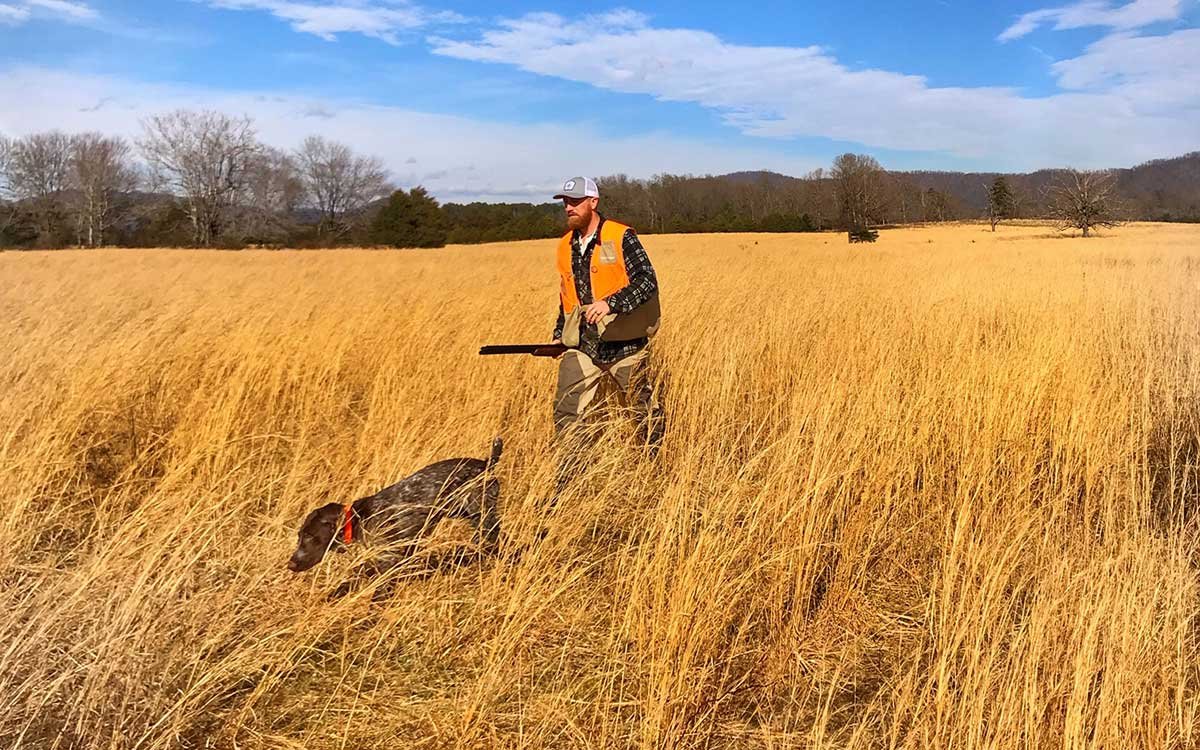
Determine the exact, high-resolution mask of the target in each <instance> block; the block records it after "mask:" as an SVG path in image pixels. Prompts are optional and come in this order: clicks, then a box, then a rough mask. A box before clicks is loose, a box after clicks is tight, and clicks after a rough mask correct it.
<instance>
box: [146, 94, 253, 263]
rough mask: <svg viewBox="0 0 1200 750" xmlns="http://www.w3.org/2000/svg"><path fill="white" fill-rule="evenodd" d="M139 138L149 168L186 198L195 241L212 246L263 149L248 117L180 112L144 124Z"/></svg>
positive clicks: (208, 112)
mask: <svg viewBox="0 0 1200 750" xmlns="http://www.w3.org/2000/svg"><path fill="white" fill-rule="evenodd" d="M142 128H143V130H144V136H143V138H142V140H140V141H139V142H138V145H139V146H140V147H141V151H142V155H143V156H144V157H145V159H146V162H147V163H148V164H149V165H150V168H151V169H152V170H154V172H155V174H156V175H157V176H158V177H159V178H161V179H162V180H163V181H164V182H165V184H166V185H167V186H168V187H169V188H170V189H171V190H172V191H173V192H175V193H176V194H178V195H181V196H183V198H184V201H185V202H186V205H187V210H188V216H189V218H190V219H191V222H192V230H193V241H194V242H195V243H196V244H197V245H202V246H208V245H211V244H212V243H213V242H214V241H215V240H216V239H217V238H218V237H219V236H220V234H221V231H222V229H223V228H224V226H225V223H226V222H227V221H228V220H229V218H230V215H231V213H232V209H233V207H234V203H235V199H236V197H237V196H238V194H239V192H240V191H241V190H242V188H243V185H244V183H245V180H246V176H247V171H248V168H249V165H250V163H251V162H252V160H253V159H254V157H255V156H256V155H257V154H258V152H259V150H260V146H259V143H258V141H257V139H256V138H255V132H254V126H253V123H252V122H251V120H250V118H248V117H230V116H229V115H226V114H222V113H220V112H212V111H207V110H205V111H198V112H197V111H191V110H176V111H175V112H171V113H169V114H165V115H158V116H155V117H151V118H149V119H148V120H145V121H144V122H143V123H142Z"/></svg>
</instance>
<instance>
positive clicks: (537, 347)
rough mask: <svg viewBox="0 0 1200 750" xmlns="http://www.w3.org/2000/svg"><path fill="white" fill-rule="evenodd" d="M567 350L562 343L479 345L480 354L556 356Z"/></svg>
mask: <svg viewBox="0 0 1200 750" xmlns="http://www.w3.org/2000/svg"><path fill="white" fill-rule="evenodd" d="M566 350H567V347H565V346H563V345H562V344H490V345H487V346H481V347H479V353H480V354H482V355H485V356H486V355H491V354H532V355H533V356H535V357H557V356H558V355H559V354H562V353H563V352H565V351H566Z"/></svg>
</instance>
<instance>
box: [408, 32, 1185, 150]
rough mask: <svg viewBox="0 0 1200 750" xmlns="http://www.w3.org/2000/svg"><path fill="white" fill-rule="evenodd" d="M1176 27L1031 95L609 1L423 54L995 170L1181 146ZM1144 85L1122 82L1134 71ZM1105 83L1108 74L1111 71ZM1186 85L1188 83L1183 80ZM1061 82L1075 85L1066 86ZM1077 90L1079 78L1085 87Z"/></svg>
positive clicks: (771, 130) (1106, 53) (768, 133)
mask: <svg viewBox="0 0 1200 750" xmlns="http://www.w3.org/2000/svg"><path fill="white" fill-rule="evenodd" d="M1188 33H1190V32H1176V33H1175V34H1170V35H1167V36H1163V37H1128V38H1127V39H1126V41H1125V42H1124V43H1123V44H1124V45H1125V46H1130V45H1132V44H1133V42H1132V40H1140V41H1138V42H1137V43H1138V44H1140V45H1141V46H1142V47H1145V48H1146V49H1155V48H1158V47H1159V46H1160V45H1166V46H1169V47H1171V48H1172V49H1174V50H1175V59H1174V60H1172V61H1168V60H1166V59H1162V58H1163V56H1162V55H1158V56H1154V57H1153V58H1151V57H1149V56H1148V57H1146V58H1145V60H1144V62H1145V65H1144V68H1143V69H1141V70H1139V72H1138V74H1137V76H1133V75H1132V71H1131V70H1128V69H1127V68H1126V69H1120V70H1117V69H1115V66H1116V63H1115V61H1114V60H1113V59H1112V58H1113V52H1112V50H1110V49H1109V48H1106V47H1103V46H1093V48H1090V49H1089V50H1087V51H1086V52H1085V53H1084V54H1083V55H1081V56H1080V57H1079V58H1076V59H1075V60H1072V61H1068V62H1066V63H1064V64H1063V67H1062V68H1061V69H1060V72H1059V73H1058V74H1059V75H1060V77H1061V78H1062V79H1063V80H1064V82H1065V84H1068V85H1069V84H1073V83H1078V82H1081V81H1083V80H1085V79H1086V80H1089V81H1095V80H1097V79H1096V76H1097V75H1099V72H1098V71H1110V70H1111V71H1112V74H1111V75H1109V78H1111V77H1112V75H1115V76H1116V77H1117V78H1118V79H1119V81H1117V83H1128V84H1130V85H1110V86H1109V87H1107V88H1104V89H1100V90H1089V91H1086V92H1084V91H1071V92H1068V93H1063V94H1059V95H1056V96H1049V97H1041V98H1030V97H1025V96H1022V95H1021V94H1020V93H1019V92H1017V91H1015V90H1012V89H1007V88H992V87H977V88H965V87H941V88H939V87H933V86H930V85H929V83H928V82H927V80H926V79H925V78H923V77H921V76H913V75H904V74H901V73H896V72H892V71H886V70H871V69H868V70H850V69H849V68H847V67H845V66H844V65H842V64H841V63H839V62H838V61H837V60H836V59H835V58H833V57H832V56H830V55H829V54H828V53H826V52H825V51H823V50H822V49H820V48H817V47H753V46H745V45H737V44H728V43H725V42H723V41H722V40H721V39H720V38H718V37H717V36H715V35H713V34H711V33H709V32H706V31H698V30H691V29H659V28H653V27H651V26H650V25H649V24H648V23H647V20H646V18H645V17H643V16H640V15H638V14H635V13H629V12H622V13H619V14H608V15H604V16H600V17H593V18H584V19H581V20H578V21H568V20H566V19H563V18H560V17H559V16H556V15H552V14H545V13H541V14H531V15H527V16H524V17H522V18H519V19H515V20H505V21H501V22H499V23H498V24H497V25H496V26H495V28H493V29H491V30H488V31H485V32H483V34H482V36H481V37H480V38H479V39H477V40H471V41H456V40H449V39H443V38H434V39H432V40H431V44H432V46H433V51H434V52H435V53H436V54H441V55H446V56H449V57H455V58H460V59H465V60H474V61H478V62H487V63H499V64H504V65H511V66H515V67H518V68H520V69H522V70H525V71H530V72H533V73H538V74H541V75H548V76H555V77H559V78H565V79H568V80H572V81H578V82H582V83H587V84H590V85H593V86H597V87H599V88H603V89H608V90H612V91H619V92H624V93H635V94H647V95H650V96H653V97H655V98H657V99H660V100H665V101H680V102H694V103H697V104H700V105H702V106H705V107H709V108H712V109H714V110H716V111H717V112H719V113H721V115H722V116H723V118H724V119H725V121H726V122H727V123H729V124H730V125H732V126H734V127H736V128H738V129H740V130H741V131H742V132H743V133H745V134H748V135H753V136H764V137H777V138H788V137H796V136H818V137H825V138H831V139H836V140H842V141H850V142H855V143H861V144H864V145H866V146H869V147H875V148H889V149H900V150H910V151H935V152H948V153H952V154H955V155H958V156H962V157H969V158H976V159H986V160H987V161H989V162H991V163H992V164H996V165H1004V166H1005V167H1008V168H1036V167H1042V166H1048V165H1062V164H1073V165H1076V166H1080V167H1089V166H1113V165H1120V164H1128V163H1133V162H1137V161H1142V160H1144V159H1149V158H1155V157H1160V156H1164V155H1172V154H1177V153H1183V152H1186V151H1190V150H1194V149H1196V148H1197V146H1198V145H1200V102H1197V101H1196V100H1195V98H1194V97H1193V99H1192V100H1189V101H1180V102H1178V103H1177V105H1176V106H1174V107H1163V106H1160V100H1159V99H1158V97H1159V96H1160V94H1161V89H1162V88H1165V87H1170V86H1173V87H1174V88H1173V89H1172V90H1175V91H1189V90H1190V91H1196V90H1200V82H1197V81H1195V80H1191V79H1194V78H1195V76H1191V74H1187V75H1189V76H1191V79H1189V78H1188V77H1181V76H1180V66H1179V63H1180V60H1179V58H1180V57H1183V58H1186V59H1190V60H1192V61H1195V60H1196V58H1197V55H1200V46H1197V45H1193V46H1192V48H1191V49H1188V48H1187V44H1186V43H1187V41H1188V40H1187V39H1185V38H1183V37H1181V36H1178V35H1180V34H1188ZM1135 78H1136V79H1137V81H1138V82H1139V83H1141V84H1144V85H1145V87H1141V86H1137V85H1132V84H1133V82H1134V79H1135ZM1110 83H1113V82H1112V81H1110ZM1189 86H1191V88H1189ZM1072 88H1079V87H1078V86H1072ZM1089 88H1090V87H1089Z"/></svg>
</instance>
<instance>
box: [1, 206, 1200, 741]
mask: <svg viewBox="0 0 1200 750" xmlns="http://www.w3.org/2000/svg"><path fill="white" fill-rule="evenodd" d="M645 244H646V245H647V247H648V249H649V250H650V253H651V257H652V258H653V259H654V261H655V263H656V266H657V269H658V274H659V279H660V282H661V284H662V286H663V290H664V291H663V307H664V315H665V318H664V321H665V327H664V330H663V332H662V333H661V334H660V335H659V337H658V338H657V339H656V340H655V347H656V349H655V358H656V362H657V366H658V368H659V370H658V371H659V377H660V378H661V385H662V387H663V389H664V390H663V392H664V395H665V404H666V407H667V412H668V419H669V425H668V434H667V438H666V441H665V443H664V445H663V449H662V452H661V453H660V454H659V455H658V456H657V457H651V456H650V455H649V454H647V453H645V452H644V451H643V450H642V449H640V448H639V447H638V446H637V445H636V444H635V443H634V441H632V440H631V437H630V436H631V430H630V429H629V427H628V424H627V422H626V421H625V420H623V419H621V418H620V416H621V415H620V414H618V413H616V411H615V410H614V411H609V412H607V413H606V414H605V415H603V416H605V417H606V418H611V419H609V421H608V422H607V424H606V426H605V428H604V432H603V433H602V435H601V436H600V437H599V438H598V439H597V442H596V443H595V444H594V445H593V446H592V447H591V448H590V449H589V451H588V454H587V467H586V469H585V470H583V471H582V473H581V474H580V475H579V476H578V477H577V478H576V480H575V481H574V482H573V484H571V486H570V487H569V488H568V489H567V491H566V492H565V493H564V494H563V495H562V496H561V498H560V500H559V501H558V503H557V504H556V505H554V506H553V507H551V506H549V505H548V504H547V503H546V502H545V498H547V497H548V496H549V494H550V492H551V487H552V484H553V473H554V457H553V455H552V453H551V451H552V447H551V441H550V431H551V428H550V412H549V400H550V396H551V394H552V391H553V384H554V363H553V362H551V361H548V360H539V359H533V358H529V357H498V358H480V357H478V356H476V350H477V347H478V346H479V345H480V344H483V343H506V342H531V341H539V340H543V339H545V338H546V337H547V336H548V334H549V332H550V328H551V324H552V322H553V312H554V304H555V302H554V300H555V297H554V294H555V290H556V288H557V281H556V279H555V277H554V271H553V267H552V248H553V243H552V242H528V243H516V244H508V245H490V246H479V247H450V248H446V249H444V250H437V251H372V250H336V251H317V252H271V251H243V252H222V251H192V250H150V251H140V250H101V251H79V252H54V253H16V252H6V253H0V351H2V352H3V357H2V358H0V499H2V502H0V746H3V747H5V748H18V747H20V748H25V747H28V748H39V749H40V748H64V749H65V748H105V749H111V750H118V749H120V750H133V749H134V748H137V749H138V750H167V749H168V748H186V749H191V748H197V749H198V748H243V749H244V748H280V749H283V748H295V749H299V748H312V749H313V750H318V749H326V748H329V749H332V748H375V747H396V748H399V747H406V748H407V747H413V748H426V747H428V748H451V747H454V748H518V747H521V748H524V747H529V748H997V749H999V748H1004V749H1008V748H1031V749H1039V750H1040V749H1043V748H1060V747H1061V748H1084V747H1089V748H1090V747H1107V748H1190V747H1196V746H1197V745H1198V744H1200V662H1198V661H1197V657H1198V656H1200V653H1198V652H1200V622H1198V620H1197V613H1198V612H1200V587H1198V584H1197V566H1198V565H1200V557H1198V555H1200V549H1197V542H1198V540H1200V534H1198V529H1200V520H1198V516H1197V515H1196V514H1195V510H1196V507H1197V506H1196V503H1197V500H1198V499H1200V473H1198V468H1197V462H1198V461H1200V326H1198V325H1197V324H1198V323H1200V303H1198V300H1200V227H1194V226H1193V227H1188V226H1166V225H1131V226H1126V227H1123V228H1121V229H1117V230H1112V231H1109V232H1107V233H1106V235H1105V236H1102V237H1099V238H1095V239H1089V240H1082V239H1071V238H1061V239H1060V238H1057V237H1055V236H1053V233H1052V232H1051V231H1050V230H1049V229H1047V228H1044V227H1034V226H1025V227H1001V229H1000V231H999V232H998V233H996V234H994V235H993V234H992V233H991V232H989V231H987V230H986V227H981V226H978V225H963V226H954V227H939V228H920V229H906V230H893V231H885V232H884V233H883V234H882V236H881V238H880V240H879V242H877V243H876V244H874V245H854V246H848V245H847V243H846V239H845V236H844V235H824V234H814V235H792V236H780V235H774V236H770V235H722V236H648V237H646V238H645ZM494 435H502V436H503V437H504V439H505V442H506V450H505V454H504V457H503V460H502V461H501V467H500V478H501V481H502V482H503V487H504V490H503V495H502V501H501V502H502V517H503V524H504V535H505V538H506V549H507V550H508V551H510V552H511V551H513V550H517V549H519V550H521V551H522V554H521V555H520V556H517V555H510V556H506V557H501V558H496V559H488V560H485V561H483V562H482V563H478V564H471V565H465V566H460V567H457V568H451V569H446V570H443V571H441V572H437V573H435V574H433V575H425V576H421V575H417V573H418V572H419V570H418V568H417V567H416V566H415V565H414V566H410V567H407V568H401V569H398V570H397V571H395V572H394V573H393V574H392V575H391V576H390V578H388V579H385V580H382V581H379V582H378V584H379V585H378V587H367V588H364V589H362V590H360V591H358V592H357V593H355V594H353V595H351V596H349V597H346V598H343V599H340V600H336V601H329V600H327V598H326V595H327V594H328V593H329V592H330V591H331V590H332V589H333V588H335V587H336V586H337V584H338V583H339V582H340V581H341V580H343V578H344V577H345V576H346V574H347V572H348V570H349V569H350V567H351V566H353V565H354V564H355V562H356V561H357V560H360V559H361V555H363V554H366V553H364V552H361V551H356V552H352V553H350V554H346V555H333V556H330V558H329V559H327V561H326V564H323V565H322V566H321V567H319V568H318V569H316V570H314V571H312V572H310V573H308V574H303V575H293V574H291V573H289V572H288V571H287V570H286V569H285V567H284V564H285V562H286V559H287V556H288V555H289V554H290V552H291V549H292V547H293V544H294V539H295V530H296V527H297V525H298V523H299V521H300V519H301V518H302V517H303V515H304V513H305V512H307V511H308V510H309V509H311V508H313V507H315V506H317V505H319V504H321V503H325V502H329V501H331V500H337V501H343V500H347V501H348V500H350V499H353V498H355V497H358V496H360V495H363V494H366V493H368V492H373V491H374V490H376V489H378V488H380V487H382V486H383V485H385V484H389V483H391V482H392V481H394V480H396V479H398V478H399V477H401V476H403V475H405V474H407V473H409V472H411V471H413V470H415V469H417V468H419V467H421V466H423V465H425V464H426V463H428V462H430V461H433V460H436V459H439V458H445V457H449V456H456V455H477V456H483V455H485V454H486V453H487V450H488V446H489V443H490V440H491V438H492V437H493V436H494ZM542 530H544V531H545V532H546V533H545V534H544V536H543V535H541V534H540V533H539V532H540V531H542ZM467 541H469V534H468V532H467V529H466V527H465V526H457V525H450V526H448V527H446V528H442V529H439V530H438V533H437V534H436V535H435V538H434V539H432V540H431V541H430V542H429V545H430V547H431V548H438V549H440V548H448V547H452V546H455V545H461V544H463V543H466V542H467Z"/></svg>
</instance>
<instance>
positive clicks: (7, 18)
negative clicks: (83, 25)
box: [0, 0, 100, 24]
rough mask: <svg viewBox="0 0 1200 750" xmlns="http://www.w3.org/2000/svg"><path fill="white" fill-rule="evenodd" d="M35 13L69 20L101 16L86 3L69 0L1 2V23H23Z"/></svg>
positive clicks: (85, 19) (91, 18)
mask: <svg viewBox="0 0 1200 750" xmlns="http://www.w3.org/2000/svg"><path fill="white" fill-rule="evenodd" d="M35 15H37V16H46V17H53V18H59V19H62V20H67V21H90V20H93V19H96V18H99V17H100V14H98V13H97V12H96V11H95V10H93V9H92V8H91V7H90V6H89V5H87V4H86V3H80V2H69V1H68V0H20V1H19V2H17V3H15V4H14V3H0V23H7V24H18V23H23V22H25V21H28V20H29V19H30V18H33V17H34V16H35Z"/></svg>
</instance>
